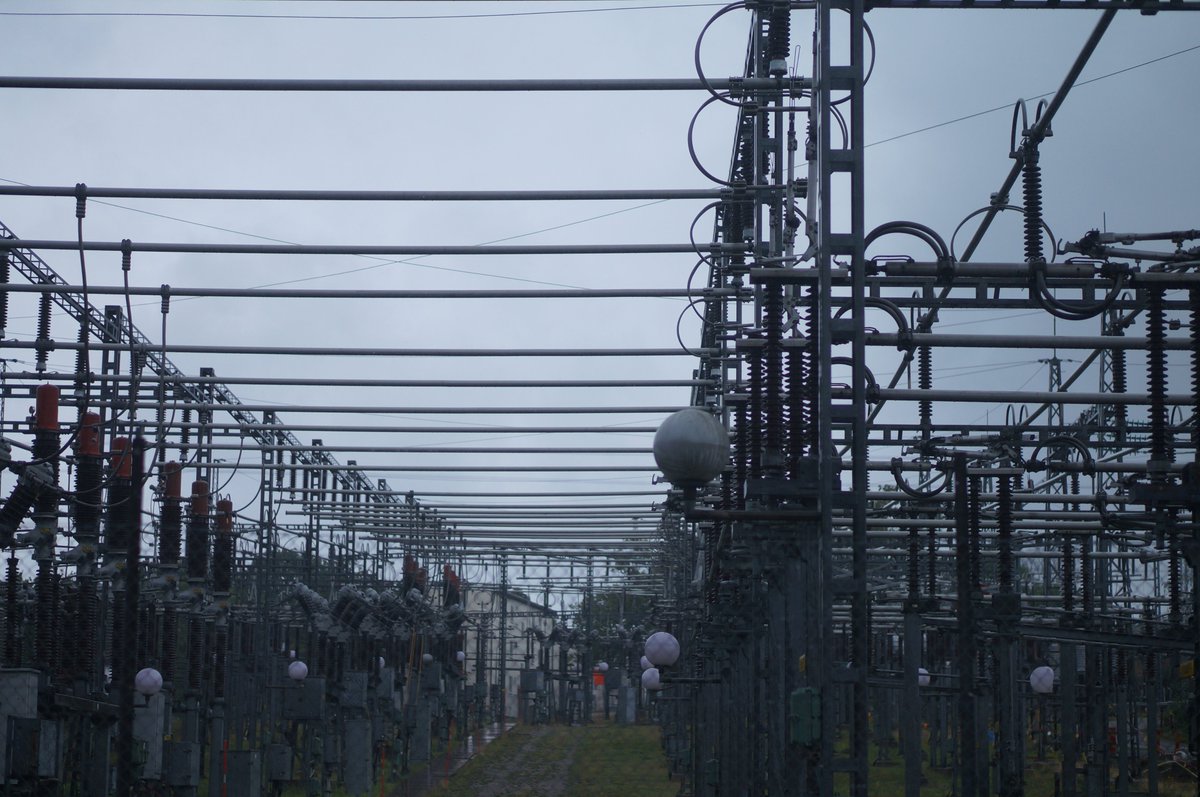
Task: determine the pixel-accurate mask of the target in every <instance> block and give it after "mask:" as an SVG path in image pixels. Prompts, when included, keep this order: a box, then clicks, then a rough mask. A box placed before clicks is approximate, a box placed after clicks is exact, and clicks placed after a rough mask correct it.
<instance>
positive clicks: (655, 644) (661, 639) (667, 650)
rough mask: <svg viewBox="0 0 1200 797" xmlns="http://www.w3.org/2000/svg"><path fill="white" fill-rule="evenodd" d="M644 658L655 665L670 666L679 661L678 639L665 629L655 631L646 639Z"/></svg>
mask: <svg viewBox="0 0 1200 797" xmlns="http://www.w3.org/2000/svg"><path fill="white" fill-rule="evenodd" d="M646 658H648V659H650V663H651V664H653V665H654V666H655V667H670V666H671V665H672V664H674V663H675V662H677V661H679V640H678V639H676V638H675V637H674V636H672V635H671V634H668V633H667V632H666V631H656V632H654V633H653V634H651V635H650V637H649V638H648V639H647V640H646Z"/></svg>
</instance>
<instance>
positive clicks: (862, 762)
mask: <svg viewBox="0 0 1200 797" xmlns="http://www.w3.org/2000/svg"><path fill="white" fill-rule="evenodd" d="M847 10H848V12H849V16H850V65H849V67H848V68H846V69H845V72H846V74H845V76H844V79H843V80H842V81H840V87H841V88H843V89H845V90H848V91H849V92H850V101H849V105H850V120H849V121H850V151H849V153H846V154H847V155H848V158H847V161H848V163H849V171H850V196H849V197H848V199H849V202H850V232H849V234H848V235H847V236H846V239H845V244H844V245H845V250H843V254H848V255H850V257H851V261H850V262H851V269H850V270H851V282H852V285H851V296H850V303H851V309H852V315H853V318H854V328H853V331H852V333H851V334H852V337H851V355H850V359H851V363H852V368H851V374H852V377H851V381H852V384H851V390H852V397H851V402H852V412H853V418H854V420H853V423H852V428H851V445H852V449H851V462H852V468H853V488H852V489H853V491H854V495H853V498H852V500H851V507H852V510H851V511H852V522H853V527H852V529H851V539H852V542H853V550H854V553H853V563H852V565H851V567H852V572H853V587H852V588H853V590H854V594H853V595H852V597H851V613H852V622H851V633H852V635H853V639H852V644H853V647H854V649H853V654H852V662H851V665H852V672H853V673H854V675H855V681H854V686H853V689H854V719H853V736H852V745H853V746H852V749H851V755H852V756H853V759H854V761H853V766H854V777H853V781H852V784H851V794H852V795H853V797H867V773H868V772H869V771H870V769H869V763H870V762H869V760H868V704H867V700H868V694H867V667H868V652H867V651H868V645H869V643H870V638H869V637H870V618H869V614H868V613H869V611H870V607H869V605H868V596H867V491H868V490H869V489H870V477H869V475H868V473H867V378H868V377H867V369H866V363H867V350H866V291H867V287H866V255H865V248H866V247H865V243H864V241H865V239H866V211H865V205H864V196H863V195H864V193H865V190H866V186H865V183H864V168H863V167H864V164H863V158H864V147H865V146H866V130H865V127H864V120H863V113H864V101H865V98H864V97H863V81H864V78H865V70H866V67H865V63H864V47H863V40H864V35H865V34H864V24H865V21H864V19H863V15H864V13H865V8H864V0H851V2H850V4H849V7H848V9H847ZM822 320H823V321H824V319H822ZM827 326H828V325H827Z"/></svg>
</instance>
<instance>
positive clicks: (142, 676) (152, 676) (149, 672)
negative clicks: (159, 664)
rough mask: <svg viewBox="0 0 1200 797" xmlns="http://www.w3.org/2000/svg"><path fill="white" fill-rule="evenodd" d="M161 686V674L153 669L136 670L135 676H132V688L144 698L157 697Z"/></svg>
mask: <svg viewBox="0 0 1200 797" xmlns="http://www.w3.org/2000/svg"><path fill="white" fill-rule="evenodd" d="M162 685H163V680H162V673H160V672H159V671H158V670H156V669H154V668H153V667H147V668H145V669H144V670H138V673H137V675H135V676H133V688H134V689H136V690H137V691H138V692H140V693H141V694H143V695H146V696H149V695H157V694H158V693H159V691H160V690H161V689H162Z"/></svg>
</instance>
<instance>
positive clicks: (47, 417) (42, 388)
mask: <svg viewBox="0 0 1200 797" xmlns="http://www.w3.org/2000/svg"><path fill="white" fill-rule="evenodd" d="M35 418H36V423H37V428H38V429H44V430H46V431H50V432H57V431H58V388H57V387H55V386H54V385H38V389H37V410H36V414H35Z"/></svg>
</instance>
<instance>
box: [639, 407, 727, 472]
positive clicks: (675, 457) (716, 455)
mask: <svg viewBox="0 0 1200 797" xmlns="http://www.w3.org/2000/svg"><path fill="white" fill-rule="evenodd" d="M653 449H654V461H655V463H657V464H658V469H659V470H661V471H662V472H663V475H664V476H666V477H667V481H669V482H671V483H672V484H674V485H675V486H676V487H700V486H703V485H705V484H707V483H708V482H710V481H712V480H713V479H715V478H717V476H719V475H721V471H722V470H724V469H725V463H727V462H728V461H729V433H728V432H726V431H725V427H724V426H722V425H721V421H720V419H718V418H717V416H715V415H713V414H712V413H711V412H707V411H705V410H702V409H698V408H696V407H689V408H688V409H686V410H679V411H678V412H676V413H674V414H673V415H670V416H668V417H667V419H666V420H665V421H663V422H662V425H660V426H659V427H658V431H657V432H655V433H654V444H653Z"/></svg>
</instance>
